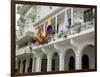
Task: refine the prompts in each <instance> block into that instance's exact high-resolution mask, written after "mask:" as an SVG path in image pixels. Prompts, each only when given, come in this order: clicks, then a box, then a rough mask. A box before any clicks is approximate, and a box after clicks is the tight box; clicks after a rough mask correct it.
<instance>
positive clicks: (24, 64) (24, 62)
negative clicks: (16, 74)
mask: <svg viewBox="0 0 100 77" xmlns="http://www.w3.org/2000/svg"><path fill="white" fill-rule="evenodd" d="M25 66H26V60H24V61H23V73H24V72H25Z"/></svg>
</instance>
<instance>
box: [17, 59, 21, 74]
mask: <svg viewBox="0 0 100 77" xmlns="http://www.w3.org/2000/svg"><path fill="white" fill-rule="evenodd" d="M20 64H21V62H20V60H19V61H18V69H17V72H20Z"/></svg>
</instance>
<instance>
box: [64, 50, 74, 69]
mask: <svg viewBox="0 0 100 77" xmlns="http://www.w3.org/2000/svg"><path fill="white" fill-rule="evenodd" d="M64 60H65V61H64V67H65V70H67V71H68V70H75V53H74V51H73V50H72V49H69V50H68V51H67V52H66V53H65V58H64Z"/></svg>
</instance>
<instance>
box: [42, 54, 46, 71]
mask: <svg viewBox="0 0 100 77" xmlns="http://www.w3.org/2000/svg"><path fill="white" fill-rule="evenodd" d="M46 71H47V56H46V55H44V56H43V58H42V65H41V72H46Z"/></svg>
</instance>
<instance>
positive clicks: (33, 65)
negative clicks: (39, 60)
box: [32, 57, 36, 72]
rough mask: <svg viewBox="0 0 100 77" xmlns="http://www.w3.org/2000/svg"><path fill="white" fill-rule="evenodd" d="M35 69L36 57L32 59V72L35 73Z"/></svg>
mask: <svg viewBox="0 0 100 77" xmlns="http://www.w3.org/2000/svg"><path fill="white" fill-rule="evenodd" d="M35 68H36V57H33V63H32V72H35V71H36V70H35Z"/></svg>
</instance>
